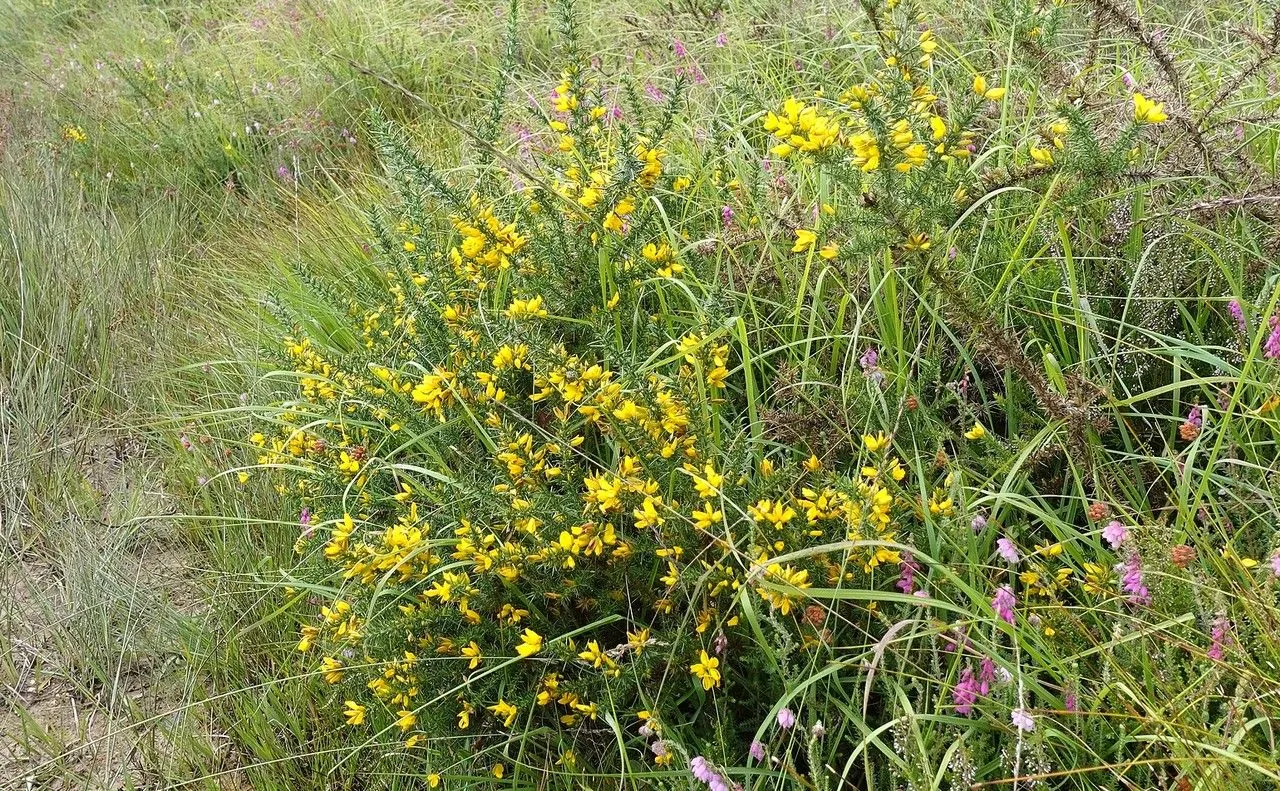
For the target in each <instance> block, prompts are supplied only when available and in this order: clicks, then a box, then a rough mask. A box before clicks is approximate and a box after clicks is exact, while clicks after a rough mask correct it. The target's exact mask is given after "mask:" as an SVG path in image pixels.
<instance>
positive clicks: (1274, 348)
mask: <svg viewBox="0 0 1280 791" xmlns="http://www.w3.org/2000/svg"><path fill="white" fill-rule="evenodd" d="M1262 356H1263V357H1266V358H1267V359H1269V360H1275V359H1278V358H1280V316H1272V317H1271V334H1269V335H1268V336H1267V341H1266V343H1264V344H1262Z"/></svg>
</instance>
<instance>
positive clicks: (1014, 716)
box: [1009, 709, 1036, 733]
mask: <svg viewBox="0 0 1280 791" xmlns="http://www.w3.org/2000/svg"><path fill="white" fill-rule="evenodd" d="M1009 721H1010V722H1012V723H1013V727H1015V728H1017V729H1018V730H1020V731H1022V732H1023V733H1031V732H1032V731H1034V730H1035V729H1036V721H1035V720H1034V719H1032V718H1031V715H1030V714H1028V713H1027V710H1026V709H1014V710H1013V711H1011V712H1009Z"/></svg>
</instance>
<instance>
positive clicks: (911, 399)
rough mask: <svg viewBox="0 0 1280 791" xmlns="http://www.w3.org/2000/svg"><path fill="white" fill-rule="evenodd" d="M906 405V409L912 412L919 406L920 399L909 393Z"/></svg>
mask: <svg viewBox="0 0 1280 791" xmlns="http://www.w3.org/2000/svg"><path fill="white" fill-rule="evenodd" d="M906 406H907V411H909V412H914V411H916V410H917V409H919V408H920V399H918V398H916V397H915V396H913V395H909V396H907V401H906Z"/></svg>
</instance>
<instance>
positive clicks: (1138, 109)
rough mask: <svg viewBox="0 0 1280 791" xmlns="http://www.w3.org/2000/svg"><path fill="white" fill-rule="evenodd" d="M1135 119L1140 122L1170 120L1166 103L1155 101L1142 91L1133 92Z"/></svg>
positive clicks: (1150, 122) (1156, 122) (1153, 122)
mask: <svg viewBox="0 0 1280 791" xmlns="http://www.w3.org/2000/svg"><path fill="white" fill-rule="evenodd" d="M1133 120H1134V121H1137V122H1138V123H1140V124H1158V123H1163V122H1164V121H1167V120H1169V116H1167V115H1165V112H1164V104H1162V103H1160V102H1153V101H1151V100H1150V99H1148V98H1147V97H1145V96H1143V95H1142V94H1140V93H1134V94H1133Z"/></svg>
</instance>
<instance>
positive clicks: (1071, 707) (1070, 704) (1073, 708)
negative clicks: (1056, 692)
mask: <svg viewBox="0 0 1280 791" xmlns="http://www.w3.org/2000/svg"><path fill="white" fill-rule="evenodd" d="M1065 703H1066V707H1067V711H1070V712H1077V711H1079V710H1080V702H1079V701H1078V700H1076V693H1074V692H1068V693H1067V696H1066V700H1065Z"/></svg>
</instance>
